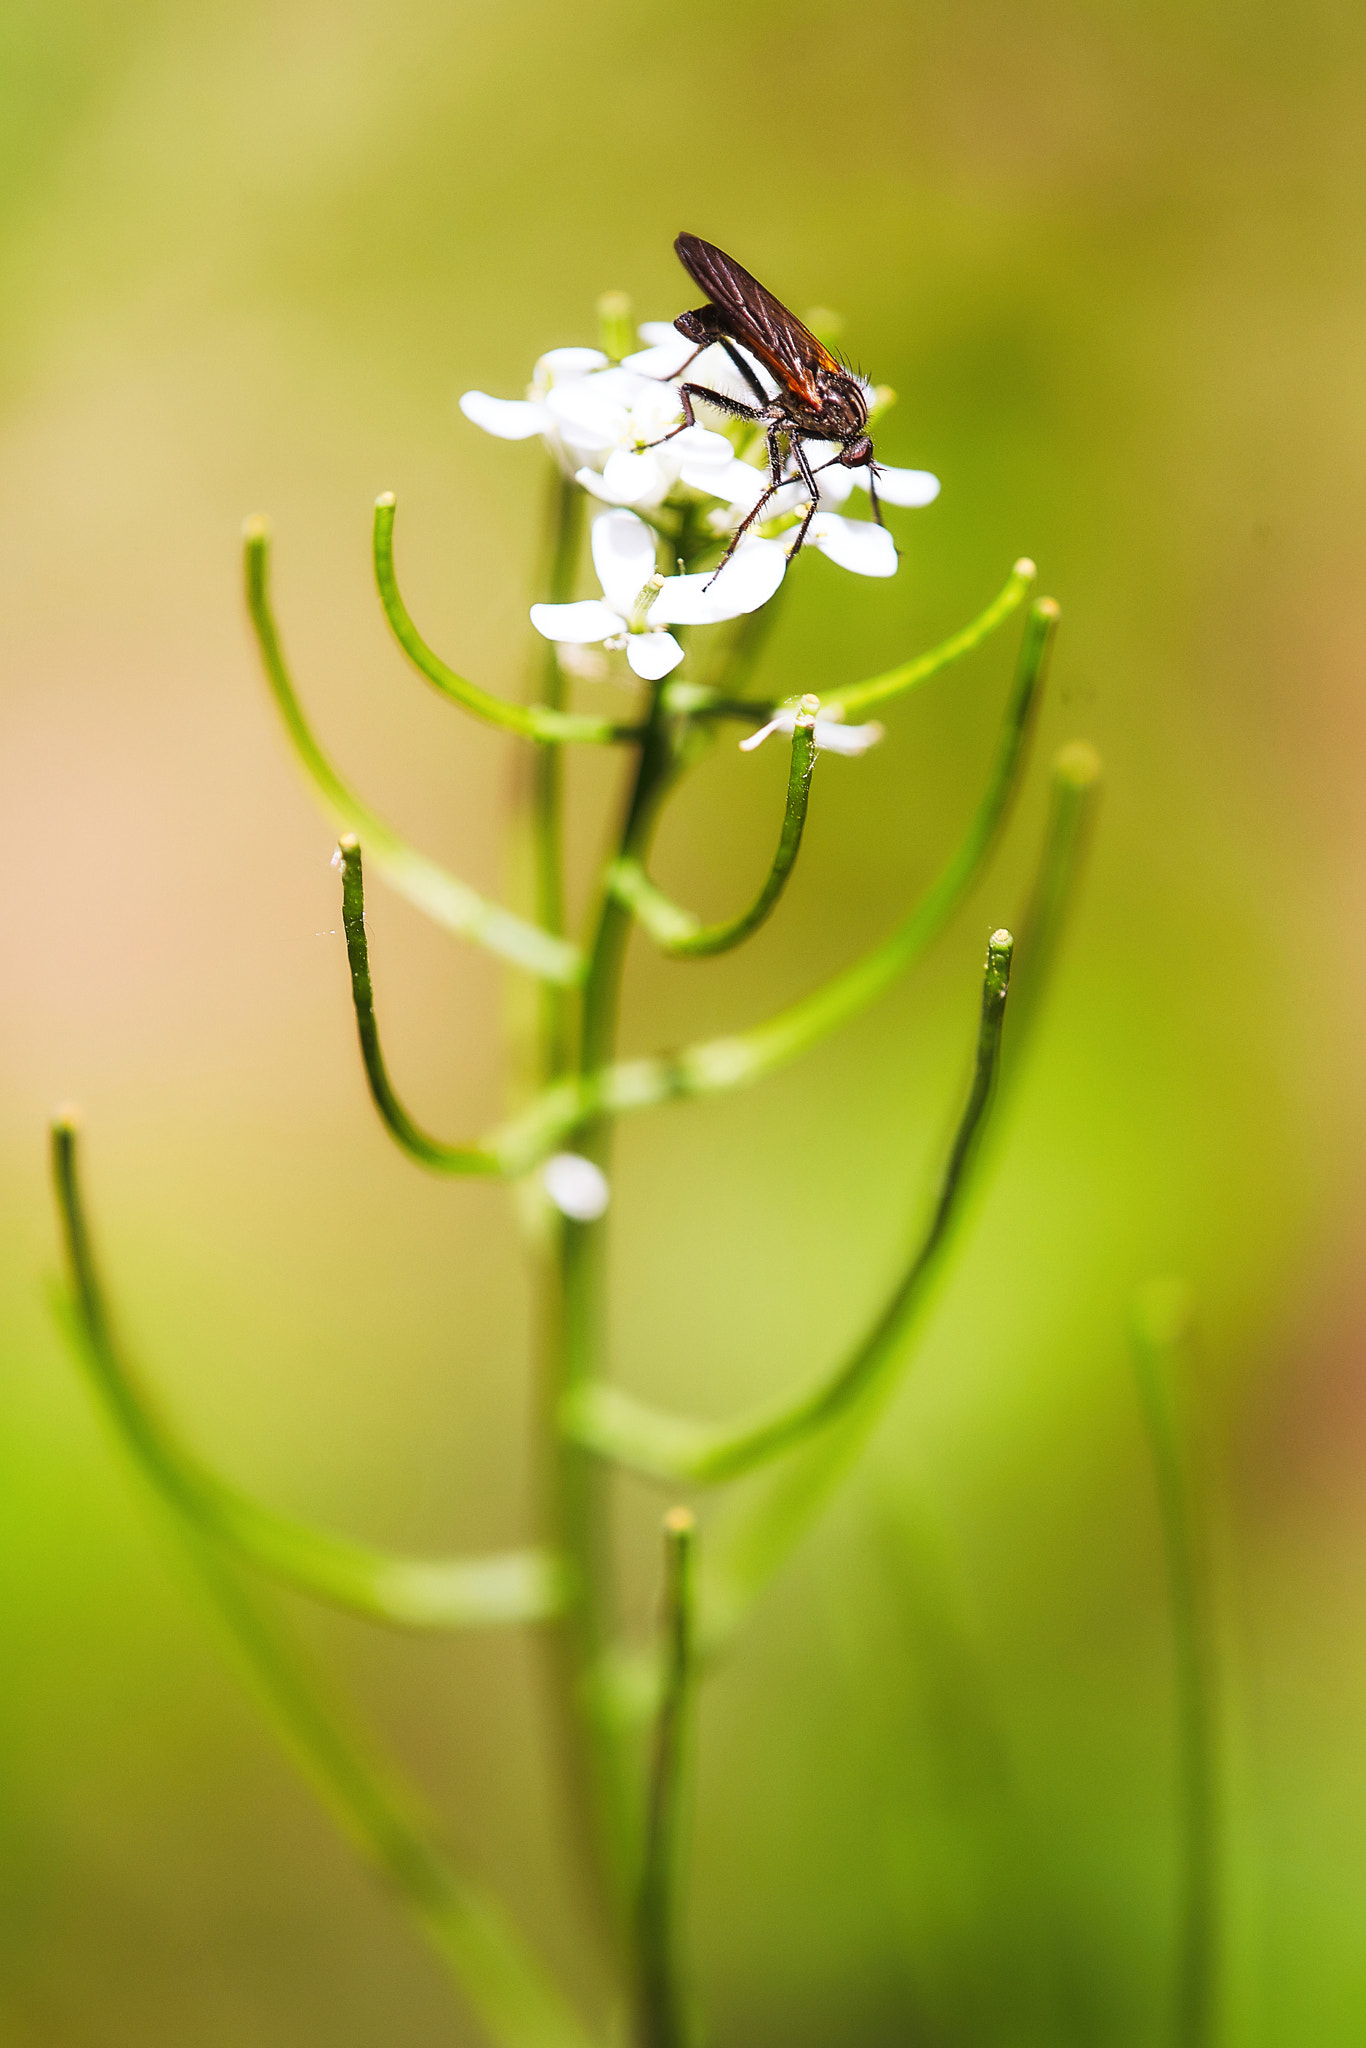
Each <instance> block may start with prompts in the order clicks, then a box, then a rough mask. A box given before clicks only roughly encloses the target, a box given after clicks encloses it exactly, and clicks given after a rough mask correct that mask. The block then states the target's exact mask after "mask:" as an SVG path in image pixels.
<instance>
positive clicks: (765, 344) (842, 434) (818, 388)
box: [664, 235, 883, 568]
mask: <svg viewBox="0 0 1366 2048" xmlns="http://www.w3.org/2000/svg"><path fill="white" fill-rule="evenodd" d="M674 249H675V251H676V252H677V255H678V260H679V262H680V263H681V264H682V265H683V268H684V269H685V270H686V271H687V272H688V274H689V276H690V277H691V278H692V279H693V281H694V282H695V283H696V284H698V285H699V286H700V287H701V289H702V290H703V291H704V292H705V293H706V294H707V300H708V303H707V304H706V305H705V306H699V307H698V308H697V310H696V312H693V313H680V314H679V316H678V318H677V319H676V320H675V321H674V326H675V327H676V328H677V329H678V331H679V333H680V334H682V335H684V336H686V338H687V339H688V340H689V341H692V342H696V344H697V346H696V348H695V349H694V350H693V353H692V354H691V355H690V356H689V357H688V360H687V362H686V363H684V364H683V365H682V367H681V368H680V369H678V370H676V371H675V372H674V375H675V376H678V377H681V376H682V375H683V372H684V371H685V370H687V369H688V368H689V367H690V366H691V365H692V364H693V363H694V362H696V360H697V358H698V356H700V355H701V353H702V351H703V349H705V348H710V347H711V346H712V344H713V343H718V344H719V345H720V346H721V347H722V348H723V349H724V350H725V351H726V354H727V355H728V356H729V357H730V359H731V361H732V363H734V365H735V367H736V369H737V370H738V371H739V373H740V375H741V377H743V379H744V381H745V384H746V386H747V387H748V389H749V390H750V391H751V392H752V393H753V395H754V403H753V405H744V404H741V402H740V401H739V400H738V399H735V398H730V397H728V396H727V395H726V394H725V393H724V392H720V391H712V390H709V389H708V387H707V386H706V385H705V384H680V385H679V387H678V393H679V397H680V398H681V399H682V401H683V415H684V417H683V426H680V427H675V429H674V433H678V434H681V433H682V431H683V427H691V426H695V425H696V424H697V422H696V420H695V418H694V416H693V400H694V399H695V398H702V399H705V400H706V402H707V404H708V405H714V406H716V407H718V408H719V410H720V411H722V412H725V413H729V414H731V416H732V417H733V418H735V419H740V420H751V421H753V422H754V423H755V424H756V425H757V426H761V427H762V428H763V430H764V433H765V435H766V437H767V440H768V475H769V483H768V489H767V490H766V491H765V492H764V494H763V496H762V497H761V498H760V499H759V501H758V503H757V504H756V505H754V506H753V507H752V509H751V510H750V511H749V512H748V513H746V515H745V517H744V519H743V520H742V521H741V523H740V525H739V526H738V527H737V528H736V531H735V532H734V534H733V535H732V536H731V542H730V546H729V547H728V548H727V549H726V552H725V554H724V555H723V556H722V558H721V565H720V566H721V568H724V567H725V565H726V563H727V562H728V561H729V560H730V558H731V556H732V555H733V554H734V552H735V550H736V547H737V546H738V545H739V542H740V541H741V539H742V538H743V536H744V534H745V533H746V532H747V530H748V529H749V528H750V527H751V526H752V525H753V524H754V522H755V520H756V519H758V517H759V515H760V514H761V513H762V511H763V509H764V507H765V505H766V504H767V503H768V501H769V499H770V498H772V497H773V495H774V493H775V492H777V491H780V490H781V489H782V488H783V486H784V484H788V483H795V482H797V481H798V479H799V478H800V480H801V481H802V482H803V483H804V484H805V485H806V488H807V491H808V493H809V496H810V503H809V504H808V506H807V508H806V516H805V517H804V519H803V520H802V523H801V526H800V528H799V529H798V533H797V538H796V540H795V541H794V542H793V544H792V546H791V547H790V548H789V550H788V553H789V555H795V554H796V553H797V552H798V550H799V549H800V547H801V545H802V542H803V541H804V540H805V539H806V535H807V529H808V527H809V526H810V524H811V521H812V520H813V519H814V518H815V516H816V506H817V500H818V494H819V486H818V485H817V483H816V477H817V476H818V474H819V473H820V471H821V470H822V469H828V468H830V466H831V464H832V463H836V462H838V463H842V464H843V465H844V467H845V468H846V469H863V468H865V467H866V468H867V471H868V495H869V497H870V498H871V499H872V504H873V516H874V518H875V519H876V520H877V522H878V524H879V526H880V525H882V523H883V520H882V508H881V506H880V505H879V504H878V498H877V482H876V478H877V470H876V467H875V465H874V461H873V444H872V441H871V440H870V439H869V437H868V399H867V395H866V393H865V391H864V388H863V386H862V384H860V382H859V380H858V378H857V377H855V376H853V375H851V373H850V372H849V371H848V370H847V369H846V368H845V367H844V365H843V364H842V363H841V362H839V361H838V360H837V358H836V357H834V356H833V355H831V353H830V351H829V349H828V348H826V346H825V344H824V343H823V342H821V341H818V340H817V339H816V337H815V335H814V334H813V333H812V332H811V330H810V328H808V327H804V326H803V325H802V323H801V321H800V320H799V319H798V318H797V316H796V314H795V313H789V311H788V309H787V307H786V306H785V305H783V303H782V301H781V300H779V299H775V298H774V296H773V294H772V292H770V291H766V290H765V288H764V287H763V285H761V284H760V282H759V280H758V278H757V277H751V276H750V274H749V272H748V271H747V270H745V269H743V268H742V266H741V265H740V264H738V263H737V262H736V261H735V258H734V257H733V256H727V255H726V253H725V251H724V249H718V248H717V247H716V245H715V243H713V242H704V241H703V240H702V238H701V237H700V236H699V235H680V236H679V237H678V239H677V241H676V242H675V243H674ZM742 350H747V351H748V354H749V355H750V356H753V357H755V358H756V360H757V361H759V362H760V363H762V364H763V366H764V368H765V369H766V370H767V371H768V372H769V374H770V375H771V376H772V378H773V380H774V382H775V383H776V384H777V386H778V389H777V391H776V392H775V393H774V395H773V396H772V397H770V396H769V394H768V392H767V391H765V389H764V387H763V385H762V384H761V383H760V381H759V379H758V377H757V375H756V374H755V370H754V365H753V363H751V362H750V361H749V360H748V359H747V357H746V355H743V354H742V353H741V351H742ZM664 438H665V439H666V440H670V439H672V436H671V435H665V437H664ZM807 441H837V442H838V443H839V453H838V454H837V455H832V456H830V457H829V459H828V460H827V461H825V462H822V463H818V464H817V465H815V467H813V466H812V463H811V459H810V457H809V456H808V455H807V452H806V449H805V446H804V445H803V444H804V443H805V442H807ZM789 454H790V456H791V459H792V461H793V463H794V465H795V468H796V475H795V476H785V475H784V474H783V470H784V466H785V464H786V461H787V458H788V456H789Z"/></svg>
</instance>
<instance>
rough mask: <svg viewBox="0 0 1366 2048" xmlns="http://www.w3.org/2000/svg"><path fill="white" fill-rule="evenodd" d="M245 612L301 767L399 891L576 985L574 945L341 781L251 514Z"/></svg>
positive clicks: (262, 535) (578, 968) (523, 963)
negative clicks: (490, 891)
mask: <svg viewBox="0 0 1366 2048" xmlns="http://www.w3.org/2000/svg"><path fill="white" fill-rule="evenodd" d="M244 542H245V568H246V593H247V610H248V612H249V613H250V616H251V623H252V626H253V628H254V630H255V633H256V641H257V645H258V647H259V649H260V653H261V662H262V666H263V667H264V669H265V672H266V680H267V682H268V683H269V685H270V689H271V694H272V695H273V697H274V699H275V703H276V707H277V709H278V710H279V713H280V716H281V718H282V720H283V721H284V727H285V731H286V733H287V734H288V735H289V738H290V741H291V742H292V744H293V747H294V751H295V753H296V755H297V756H298V758H299V761H300V762H301V764H302V766H303V768H304V770H305V771H306V773H307V774H308V776H309V777H310V779H311V780H312V783H313V786H314V788H315V789H316V790H317V792H318V794H319V795H320V796H321V798H322V800H323V802H324V804H325V805H326V806H327V808H328V810H329V811H331V813H332V815H333V817H334V818H335V819H336V820H337V822H338V823H339V824H340V825H341V826H342V828H343V830H345V831H347V832H353V833H355V834H356V835H357V836H358V837H359V838H361V839H363V840H364V841H365V844H366V846H367V847H368V848H369V850H370V857H371V859H372V860H373V862H374V864H375V866H376V867H377V868H378V869H379V870H380V873H381V874H382V875H384V876H385V878H386V880H388V881H389V882H390V883H392V885H393V887H394V888H395V889H397V890H398V891H399V893H400V895H403V896H406V897H407V898H408V901H409V902H410V903H414V904H416V905H417V907H418V909H419V910H423V911H425V912H426V914H427V915H428V917H430V918H433V919H434V920H435V921H436V923H437V924H441V925H444V926H445V927H446V929H447V930H448V931H453V932H458V933H459V934H460V936H461V937H462V938H465V939H470V940H473V941H474V943H475V944H476V945H481V946H484V947H486V948H487V949H488V951H489V952H491V953H497V954H499V955H501V957H502V958H503V959H504V960H509V961H511V962H512V963H513V964H514V965H515V966H517V967H524V968H525V969H526V970H527V971H528V973H531V974H539V975H542V976H544V977H545V978H546V979H547V980H549V981H559V982H564V983H568V984H572V983H574V982H576V981H577V980H578V979H579V977H580V975H581V974H582V972H583V960H582V957H581V955H580V953H579V951H578V948H577V947H576V946H571V945H569V944H568V942H567V941H566V940H564V939H561V938H556V937H555V936H554V935H553V934H552V933H549V932H543V931H538V930H537V928H536V926H535V925H534V924H528V923H527V922H526V920H525V919H524V918H520V917H515V916H514V915H513V913H512V912H511V911H510V910H502V909H500V908H499V907H498V906H497V905H495V904H492V903H486V902H485V901H484V899H483V897H482V896H480V895H479V894H478V893H477V892H476V891H475V890H473V889H471V888H470V887H469V886H468V884H466V883H464V882H460V881H457V880H456V878H455V876H454V875H450V874H447V872H446V870H445V869H444V868H442V867H439V866H438V865H437V863H436V862H435V861H432V860H428V858H427V856H426V855H425V854H422V853H419V852H418V851H417V850H416V848H415V847H411V846H409V845H408V844H407V842H406V841H405V840H403V839H400V837H399V836H398V834H397V833H396V832H394V831H393V830H392V829H391V828H390V827H389V826H388V825H386V824H385V823H384V821H383V819H381V818H379V817H377V816H376V815H375V813H374V812H373V811H372V810H371V809H370V808H369V806H368V805H367V804H365V803H363V802H362V801H361V799H360V798H359V797H358V796H357V795H356V794H355V792H354V790H352V789H351V788H350V787H349V785H348V784H347V783H345V782H343V780H342V778H341V776H340V775H338V773H337V771H336V769H335V768H334V767H333V766H332V763H331V762H330V761H329V760H328V758H327V756H326V755H325V754H324V753H323V751H322V748H321V747H320V746H319V745H318V742H317V741H316V739H315V738H314V737H313V733H312V731H311V729H310V727H309V724H308V721H307V719H306V718H305V717H304V714H303V708H302V706H301V705H300V703H299V698H298V694H297V692H296V691H295V688H294V685H293V683H292V682H291V681H290V676H289V670H288V668H287V666H286V663H285V657H284V650H283V648H282V647H281V645H280V636H279V632H278V631H277V629H276V625H275V618H274V614H273V613H272V611H271V605H270V586H269V571H270V527H269V524H268V522H267V521H266V520H265V519H261V518H256V519H249V520H248V521H247V523H246V528H245V532H244Z"/></svg>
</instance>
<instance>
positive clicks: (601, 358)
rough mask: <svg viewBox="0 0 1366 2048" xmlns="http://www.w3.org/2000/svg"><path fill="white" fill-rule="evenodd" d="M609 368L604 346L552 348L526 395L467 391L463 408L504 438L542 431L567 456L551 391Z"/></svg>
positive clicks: (478, 423)
mask: <svg viewBox="0 0 1366 2048" xmlns="http://www.w3.org/2000/svg"><path fill="white" fill-rule="evenodd" d="M606 368H607V358H606V356H605V355H604V354H603V352H602V350H601V349H600V348H552V349H550V350H549V351H548V352H547V353H546V354H545V355H543V356H542V357H541V359H540V361H539V362H538V363H537V365H536V368H535V371H534V373H533V375H532V379H531V383H530V385H529V386H528V387H527V395H526V397H525V398H492V397H490V395H489V393H488V392H487V391H467V392H465V393H464V395H463V397H462V398H461V400H460V410H461V412H463V413H464V415H465V418H466V419H467V420H472V421H473V422H474V424H475V426H476V427H482V428H483V429H484V432H485V433H486V434H495V435H497V437H498V439H499V440H500V441H529V440H530V439H531V437H532V435H533V434H540V435H541V436H542V438H543V439H544V440H545V441H546V442H547V443H549V445H550V447H551V448H552V450H553V451H554V453H555V454H557V455H558V456H560V458H561V459H562V460H563V459H565V456H566V453H567V451H566V450H565V449H564V447H563V444H562V443H561V441H560V439H559V433H558V428H557V424H556V421H555V418H554V416H553V414H552V413H551V411H550V407H549V400H550V394H551V393H552V391H556V390H559V391H563V390H564V389H565V388H566V387H568V386H570V385H573V384H577V383H579V382H581V381H582V380H583V378H585V377H588V376H591V375H592V374H593V372H594V371H595V370H605V369H606Z"/></svg>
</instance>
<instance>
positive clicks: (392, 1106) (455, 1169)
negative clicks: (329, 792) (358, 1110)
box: [337, 833, 505, 1174]
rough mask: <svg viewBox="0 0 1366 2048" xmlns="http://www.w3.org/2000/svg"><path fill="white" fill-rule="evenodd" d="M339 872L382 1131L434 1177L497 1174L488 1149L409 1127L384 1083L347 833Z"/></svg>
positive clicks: (360, 899) (354, 855)
mask: <svg viewBox="0 0 1366 2048" xmlns="http://www.w3.org/2000/svg"><path fill="white" fill-rule="evenodd" d="M337 852H338V854H339V856H340V858H341V873H342V924H343V927H344V928H345V932H346V957H347V961H348V963H349V965H350V968H351V1001H352V1004H353V1006H354V1008H355V1012H356V1033H357V1036H358V1037H359V1039H360V1051H361V1059H362V1060H363V1062H364V1064H365V1078H366V1080H367V1082H368V1083H369V1086H370V1096H371V1100H372V1101H373V1102H374V1105H375V1108H376V1109H377V1110H378V1111H379V1114H380V1117H381V1120H382V1121H383V1123H384V1126H385V1129H386V1130H387V1131H388V1132H389V1134H390V1136H391V1137H392V1138H393V1140H394V1142H395V1144H397V1145H398V1146H399V1147H400V1148H401V1150H403V1151H404V1152H406V1153H407V1154H408V1157H409V1158H410V1159H415V1160H416V1161H417V1163H418V1165H419V1166H426V1167H429V1168H430V1169H431V1171H432V1172H433V1173H451V1174H497V1173H502V1172H504V1171H505V1168H504V1166H503V1162H502V1161H501V1159H500V1158H499V1156H498V1154H497V1152H496V1151H495V1150H493V1149H492V1147H490V1146H489V1145H478V1144H476V1145H447V1144H445V1143H443V1142H442V1140H441V1139H440V1138H433V1137H431V1136H430V1135H429V1133H428V1132H426V1131H424V1130H423V1129H422V1127H421V1125H420V1124H416V1123H414V1121H413V1119H412V1117H410V1116H409V1114H408V1112H407V1110H406V1109H405V1108H404V1106H403V1104H402V1103H401V1102H400V1101H399V1098H398V1096H397V1095H396V1094H395V1093H394V1087H393V1083H392V1082H391V1081H390V1079H389V1070H388V1068H387V1066H386V1065H385V1062H384V1052H383V1048H382V1047H381V1045H380V1042H379V1025H378V1023H377V1022H376V1019H375V992H374V988H373V986H372V984H371V980H370V947H369V942H368V940H367V938H366V934H365V872H364V866H363V863H362V859H361V850H360V843H359V841H358V840H357V839H356V838H355V837H354V836H353V835H352V834H351V833H347V835H346V837H345V838H344V839H342V840H340V841H339V842H338V846H337Z"/></svg>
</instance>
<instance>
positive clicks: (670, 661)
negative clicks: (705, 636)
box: [626, 633, 683, 683]
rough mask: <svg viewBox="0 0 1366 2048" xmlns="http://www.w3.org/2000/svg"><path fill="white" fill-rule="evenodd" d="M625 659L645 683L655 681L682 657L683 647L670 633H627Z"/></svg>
mask: <svg viewBox="0 0 1366 2048" xmlns="http://www.w3.org/2000/svg"><path fill="white" fill-rule="evenodd" d="M626 659H627V660H628V661H629V662H630V664H631V666H632V668H633V669H634V670H635V672H636V674H637V675H638V676H640V677H642V678H643V680H644V681H645V682H647V683H657V682H658V681H659V679H660V677H661V676H666V675H668V673H669V671H670V669H675V668H677V667H678V664H679V662H680V661H682V659H683V649H682V648H681V647H680V646H679V644H678V642H677V641H676V640H675V639H674V636H673V634H672V633H628V634H627V635H626Z"/></svg>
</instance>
